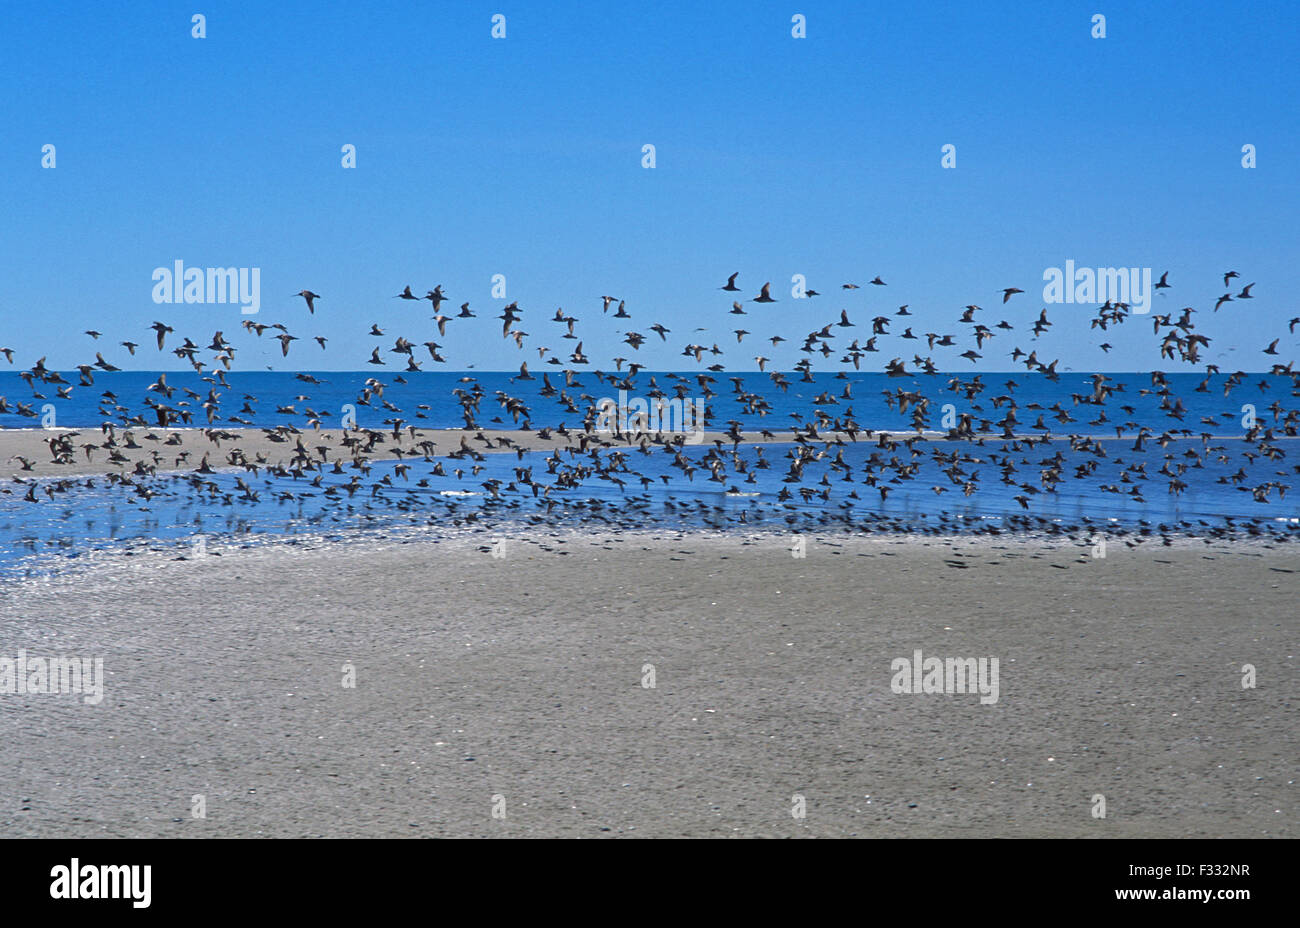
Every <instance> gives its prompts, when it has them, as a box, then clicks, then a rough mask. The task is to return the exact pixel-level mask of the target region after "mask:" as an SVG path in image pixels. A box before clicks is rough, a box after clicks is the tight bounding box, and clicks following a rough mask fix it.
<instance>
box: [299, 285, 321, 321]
mask: <svg viewBox="0 0 1300 928" xmlns="http://www.w3.org/2000/svg"><path fill="white" fill-rule="evenodd" d="M294 296H300V297H302V298H303V299H304V300H306V301H307V312H309V313H311V314H312V315H313V316H314V315H315V314H316V303H315V301H316V300H319V299H320V298H321V295H320V294H319V293H312V292H311V291H310V290H299V291H298V292H297V293H295V294H294Z"/></svg>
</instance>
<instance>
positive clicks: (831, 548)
mask: <svg viewBox="0 0 1300 928" xmlns="http://www.w3.org/2000/svg"><path fill="white" fill-rule="evenodd" d="M494 541H498V542H499V543H498V544H497V545H496V546H495V548H494V547H493V544H492V543H493V542H494ZM804 542H805V544H806V548H805V554H806V556H805V557H802V558H798V557H794V556H793V555H792V551H791V546H792V541H791V537H790V536H782V535H754V536H750V537H738V536H737V537H722V536H716V535H708V534H702V533H701V534H685V535H675V534H674V533H670V532H659V533H654V534H651V533H623V534H618V533H606V534H594V533H578V532H574V533H564V534H560V533H543V532H537V533H535V534H527V535H525V534H516V535H509V536H506V535H501V534H488V533H483V534H469V533H466V534H459V535H452V536H444V537H442V538H441V539H438V540H435V539H434V538H432V537H427V538H415V537H413V538H411V539H408V540H406V541H405V542H402V541H398V540H390V541H368V542H356V543H350V544H328V543H321V544H319V545H317V546H315V547H313V546H311V545H310V544H299V545H271V546H265V547H260V548H243V549H240V548H225V549H220V548H216V547H213V548H212V549H210V551H209V553H208V555H207V556H204V557H199V558H191V559H188V560H173V559H171V558H172V556H173V555H174V551H173V552H171V553H170V554H165V553H160V552H158V553H155V552H146V553H143V554H137V555H135V556H130V557H128V556H123V555H121V554H106V555H103V556H102V557H97V558H95V559H93V563H91V564H90V565H89V566H85V567H81V568H78V569H76V570H73V571H69V572H66V573H63V574H60V575H58V576H55V577H54V578H52V579H28V580H14V581H6V582H4V583H3V584H2V585H0V627H3V628H4V629H5V634H4V640H3V646H4V650H3V652H2V653H0V657H8V658H11V659H12V658H14V657H15V656H16V653H17V651H18V650H19V649H25V650H26V652H27V654H28V655H29V656H51V657H52V656H76V657H89V658H103V662H104V663H103V667H104V675H105V680H106V683H105V689H104V698H103V701H102V702H101V703H99V704H98V705H87V704H85V703H84V701H83V698H82V697H81V696H80V695H76V694H62V695H45V694H38V695H31V694H20V693H8V694H4V695H0V720H2V727H0V731H2V732H3V736H4V741H5V744H6V753H7V763H6V768H7V771H8V775H7V776H6V777H4V778H3V779H2V780H0V833H3V834H4V835H6V836H29V835H30V836H140V837H159V836H167V837H182V836H183V837H217V836H220V837H248V836H276V837H299V836H330V837H342V836H412V837H416V836H513V837H524V836H527V837H546V836H577V837H602V836H618V835H622V836H656V837H674V836H696V837H721V836H755V837H757V836H771V837H785V836H827V837H847V836H862V837H894V836H914V837H941V836H960V837H989V836H1024V837H1028V836H1085V837H1141V836H1201V837H1221V836H1240V837H1296V836H1298V835H1300V817H1298V816H1297V804H1296V800H1295V796H1296V787H1295V784H1294V778H1295V758H1296V756H1297V754H1298V753H1300V752H1298V750H1297V748H1298V744H1297V742H1298V740H1300V739H1298V738H1297V731H1296V726H1295V724H1294V712H1295V702H1296V696H1297V680H1300V675H1297V672H1296V671H1297V667H1296V659H1295V654H1296V648H1297V638H1298V637H1300V617H1298V614H1297V609H1296V608H1295V601H1296V594H1297V592H1300V558H1298V557H1297V556H1296V554H1295V553H1294V552H1293V551H1292V550H1289V549H1288V547H1286V546H1281V547H1270V546H1268V545H1267V544H1246V543H1237V544H1227V543H1223V544H1215V545H1205V544H1203V543H1200V542H1180V543H1176V544H1175V545H1174V546H1172V547H1165V546H1161V545H1160V544H1159V542H1158V541H1157V542H1154V543H1152V542H1148V543H1146V544H1143V545H1141V546H1139V547H1137V548H1129V547H1127V546H1126V545H1124V544H1123V543H1121V542H1115V541H1112V542H1111V544H1110V545H1109V549H1108V551H1107V552H1106V555H1107V556H1106V557H1104V558H1097V557H1093V556H1092V553H1091V551H1090V549H1089V548H1088V547H1086V546H1081V545H1078V544H1074V543H1070V542H1064V541H1057V542H1051V541H1044V540H1036V539H1029V538H1021V539H1014V540H1011V539H1005V538H1003V539H958V540H950V541H945V540H936V539H926V540H914V539H907V538H898V537H895V538H875V537H863V536H849V535H844V536H833V535H824V536H819V537H814V536H811V535H810V536H807V537H806V538H805V539H804ZM494 555H495V556H494ZM918 649H919V650H920V651H922V652H923V654H924V655H925V656H926V657H930V656H934V657H939V658H957V657H973V658H997V659H998V661H999V671H1000V672H999V692H998V698H997V701H996V702H994V703H992V704H987V705H986V704H981V700H980V697H979V695H977V694H955V695H946V694H916V695H912V694H901V693H895V692H893V691H891V681H892V680H893V679H894V676H895V674H894V672H893V670H891V662H893V661H894V660H895V659H898V658H908V659H911V658H912V657H913V656H914V653H915V651H917V650H918ZM1246 664H1250V665H1253V667H1254V668H1255V670H1256V673H1257V683H1258V685H1257V687H1255V688H1243V685H1242V680H1243V665H1246ZM345 665H348V666H349V667H351V668H354V669H355V687H347V686H345V685H344V682H345V680H346V678H347V675H348V672H347V670H346V669H345ZM648 665H649V666H648ZM652 678H653V679H652ZM650 683H653V686H650V685H648V684H650ZM1099 795H1100V796H1104V803H1105V817H1104V818H1101V817H1098V816H1097V815H1096V812H1097V810H1098V809H1099V803H1098V800H1097V798H1096V797H1097V796H1099ZM195 797H202V805H203V807H204V809H203V810H204V813H205V817H203V818H195V817H194V816H193V814H192V810H193V809H194V808H195V807H196V804H197V803H198V802H199V800H197V799H196V798H195ZM799 797H802V800H803V805H804V808H805V809H806V814H805V815H804V817H802V818H797V817H796V816H795V815H794V814H792V811H793V812H797V811H798V810H799V807H800V799H799ZM494 813H495V815H494Z"/></svg>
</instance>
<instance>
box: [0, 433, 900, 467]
mask: <svg viewBox="0 0 1300 928" xmlns="http://www.w3.org/2000/svg"><path fill="white" fill-rule="evenodd" d="M127 432H129V433H130V435H131V440H132V441H133V442H134V444H135V445H136V446H137V447H135V448H129V447H125V442H126V441H127V438H126V435H127ZM272 434H275V436H276V437H272ZM376 434H377V435H380V436H381V437H380V438H379V439H378V440H377V441H376V442H375V444H374V447H373V448H372V449H371V450H370V451H369V452H368V453H366V454H365V457H367V458H369V459H372V460H392V459H395V458H398V457H401V456H403V455H404V456H407V457H422V456H423V455H424V454H425V453H426V451H428V452H429V453H430V454H432V455H435V456H436V455H445V454H448V453H450V452H453V451H457V450H459V449H460V447H461V441H462V439H463V440H464V441H465V443H466V445H467V446H468V447H470V448H472V449H473V450H474V451H476V452H479V453H481V454H490V453H494V452H508V453H513V452H514V451H515V449H516V448H523V449H524V450H526V451H551V450H555V449H559V448H565V447H567V446H569V445H573V446H575V447H576V446H577V445H578V443H579V438H580V436H582V435H583V434H584V433H583V431H582V429H580V428H577V429H573V428H571V429H569V430H568V434H567V435H560V434H558V433H554V432H552V433H551V435H550V437H547V438H541V437H539V436H538V433H537V432H536V431H523V430H518V429H505V430H490V431H489V430H478V429H423V430H422V429H416V430H415V431H414V432H413V433H412V431H411V430H409V429H403V430H402V432H401V434H400V437H399V438H394V436H393V433H392V432H391V431H388V432H376ZM876 434H877V435H878V434H879V433H876ZM886 434H889V433H886ZM897 434H898V435H899V436H900V437H911V436H915V434H916V433H915V432H910V433H901V432H900V433H897ZM65 435H67V436H71V441H72V444H73V446H74V447H75V448H76V453H75V454H74V455H73V458H72V460H70V461H67V462H64V463H60V462H56V461H55V460H54V456H53V455H52V453H51V449H50V447H49V445H48V444H47V443H48V442H49V440H50V439H52V438H56V437H59V436H65ZM358 435H360V436H361V437H362V439H363V440H364V439H365V435H364V433H358V432H356V431H351V432H347V433H345V432H343V431H342V430H341V429H302V430H299V431H297V432H293V431H287V430H286V431H280V432H276V430H274V429H212V430H209V429H138V428H135V429H127V430H121V429H119V430H118V431H117V432H116V436H115V441H116V442H117V450H118V452H120V453H121V455H122V456H123V457H125V458H126V459H127V460H126V462H125V463H115V462H113V461H111V460H110V459H109V454H110V451H109V450H106V449H104V448H102V447H99V448H94V449H91V452H90V456H89V457H87V456H86V453H85V451H84V450H83V448H82V446H83V445H86V444H92V443H93V444H95V445H102V444H103V443H104V441H105V435H104V433H102V432H101V431H100V430H99V429H49V430H44V429H21V430H19V429H15V430H4V431H0V478H9V479H12V478H15V477H20V478H23V479H30V478H33V477H79V476H87V475H91V474H106V473H119V474H130V473H131V472H132V470H133V469H134V467H135V464H136V462H137V461H141V462H144V463H146V464H149V465H152V466H154V467H155V468H156V469H157V470H158V471H160V472H161V471H173V470H194V469H195V468H197V467H198V466H199V463H200V461H202V459H203V457H204V455H207V457H208V464H209V466H210V467H212V468H213V469H220V468H222V467H232V466H235V465H233V464H232V463H231V462H230V461H229V460H228V455H230V453H231V452H232V451H235V450H236V449H238V450H239V451H241V452H243V454H244V456H245V457H246V458H247V459H248V460H249V461H250V462H255V463H258V464H259V465H267V464H270V465H277V466H284V467H290V466H292V465H291V461H292V459H293V457H294V454H295V453H296V450H297V443H298V440H299V439H300V438H301V440H302V444H303V447H304V448H306V449H307V451H308V452H309V453H310V454H311V455H312V456H313V458H314V459H315V460H316V461H317V462H319V461H320V460H321V454H320V452H319V450H318V449H319V448H325V449H326V452H325V454H326V456H327V458H328V460H330V461H335V460H342V461H344V462H347V461H349V460H351V457H352V454H351V452H350V451H349V450H348V448H347V447H346V446H344V444H343V440H344V439H345V438H356V437H357V436H358ZM837 435H838V433H834V432H828V433H825V434H824V435H823V436H822V437H823V438H825V439H826V440H828V441H833V440H835V438H836V437H837ZM588 437H589V439H590V440H591V441H592V442H597V443H599V442H605V443H608V444H609V445H610V446H611V447H624V448H625V447H628V446H629V442H628V441H627V440H626V439H617V438H612V437H610V436H600V435H595V434H592V435H589V436H588ZM670 437H671V436H670ZM794 437H795V436H794V433H793V432H789V431H786V432H773V433H772V435H771V437H767V436H764V435H763V434H762V433H761V432H742V433H741V440H742V442H744V443H745V444H758V443H764V442H779V441H785V442H788V441H793V440H794ZM839 437H842V438H843V439H844V440H845V441H848V440H849V439H848V437H847V436H839ZM714 441H721V442H724V443H725V444H726V445H727V446H728V447H730V446H731V444H732V438H731V437H730V436H729V435H727V434H726V433H724V432H714V431H706V432H703V433H701V435H700V438H699V440H698V441H695V442H694V444H696V445H702V444H707V443H711V442H714ZM424 442H429V443H430V445H431V447H430V448H423V447H421V445H422V444H423V443H424ZM636 444H637V442H633V443H632V447H635V446H636ZM688 447H689V445H688ZM19 457H21V458H25V459H26V461H25V462H24V461H20V460H17V458H19ZM27 465H30V467H28V466H27Z"/></svg>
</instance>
